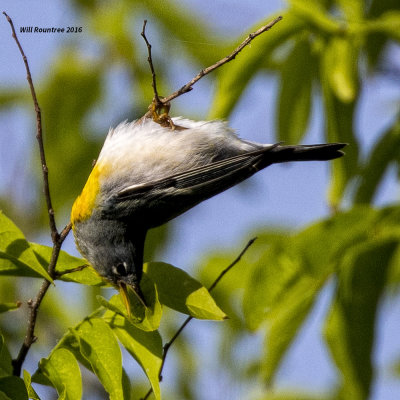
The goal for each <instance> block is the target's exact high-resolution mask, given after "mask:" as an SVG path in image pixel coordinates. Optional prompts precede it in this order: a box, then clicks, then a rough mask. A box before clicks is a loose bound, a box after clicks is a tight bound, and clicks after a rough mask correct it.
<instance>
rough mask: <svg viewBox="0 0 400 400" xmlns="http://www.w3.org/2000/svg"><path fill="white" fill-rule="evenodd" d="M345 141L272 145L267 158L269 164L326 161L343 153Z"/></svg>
mask: <svg viewBox="0 0 400 400" xmlns="http://www.w3.org/2000/svg"><path fill="white" fill-rule="evenodd" d="M345 146H346V144H345V143H327V144H312V145H297V146H284V145H280V144H279V145H277V146H275V147H273V148H272V149H271V150H270V152H269V154H268V156H269V157H268V158H269V160H270V161H272V162H271V164H275V163H281V162H288V161H327V160H333V159H335V158H339V157H342V156H343V155H344V153H343V151H341V149H342V148H343V147H345Z"/></svg>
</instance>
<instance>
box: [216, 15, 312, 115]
mask: <svg viewBox="0 0 400 400" xmlns="http://www.w3.org/2000/svg"><path fill="white" fill-rule="evenodd" d="M274 17H277V15H276V16H270V17H269V18H268V19H267V20H263V21H261V22H260V23H258V24H257V26H254V27H253V28H251V29H250V30H251V31H252V32H254V31H255V30H257V29H258V28H259V27H260V25H261V24H267V23H268V22H270V21H272V19H273V18H274ZM304 26H305V24H304V23H303V22H302V21H301V20H300V19H299V18H297V17H295V16H294V15H293V14H289V13H285V14H283V20H282V21H281V22H279V23H278V24H276V25H275V26H274V27H273V28H272V29H271V30H270V31H268V32H265V33H264V34H262V35H260V36H259V37H257V38H256V39H254V41H253V42H252V44H251V46H247V47H246V48H245V49H244V50H243V51H242V53H241V54H240V55H239V56H237V57H236V59H235V61H234V62H232V63H228V65H226V66H224V67H223V68H222V69H220V71H218V74H217V88H216V91H215V93H216V94H215V97H214V100H213V104H212V106H211V111H210V115H209V119H215V118H227V117H228V116H229V115H230V114H231V113H232V111H233V109H234V107H235V105H236V104H237V102H238V100H239V98H240V96H241V95H242V93H243V91H244V90H245V89H246V87H247V85H248V83H249V81H250V80H251V79H252V78H254V76H255V75H256V74H257V72H259V71H260V69H261V68H263V65H264V64H265V60H266V59H268V58H270V57H271V53H272V52H273V51H274V50H275V49H276V48H277V47H279V46H282V45H283V44H284V43H285V42H286V41H287V40H288V39H289V38H291V37H293V36H294V35H296V34H298V33H299V32H300V31H302V29H303V28H304ZM241 41H242V38H240V39H235V41H234V43H235V44H233V43H232V46H231V47H232V48H234V47H235V46H236V45H237V43H239V42H241Z"/></svg>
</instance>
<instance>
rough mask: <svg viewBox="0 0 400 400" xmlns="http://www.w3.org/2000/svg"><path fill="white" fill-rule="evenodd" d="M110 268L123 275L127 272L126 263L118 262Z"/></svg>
mask: <svg viewBox="0 0 400 400" xmlns="http://www.w3.org/2000/svg"><path fill="white" fill-rule="evenodd" d="M112 269H113V272H114V274H116V275H120V276H125V275H126V274H127V268H126V263H119V264H117V265H116V266H113V268H112Z"/></svg>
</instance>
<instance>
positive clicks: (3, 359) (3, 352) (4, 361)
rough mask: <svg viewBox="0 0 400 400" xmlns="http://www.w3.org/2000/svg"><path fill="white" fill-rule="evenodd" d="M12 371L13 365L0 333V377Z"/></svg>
mask: <svg viewBox="0 0 400 400" xmlns="http://www.w3.org/2000/svg"><path fill="white" fill-rule="evenodd" d="M12 373H13V367H12V359H11V355H10V352H9V351H8V348H7V346H6V344H5V343H4V337H3V335H2V334H1V333H0V377H3V376H9V375H12Z"/></svg>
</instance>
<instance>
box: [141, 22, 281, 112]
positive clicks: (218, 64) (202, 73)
mask: <svg viewBox="0 0 400 400" xmlns="http://www.w3.org/2000/svg"><path fill="white" fill-rule="evenodd" d="M280 20H282V16H279V17H277V18H275V19H274V20H273V21H271V22H270V23H268V24H267V25H264V26H262V27H261V28H259V29H258V30H256V31H255V32H253V33H250V35H249V36H247V38H246V39H245V40H243V42H242V43H240V44H239V46H238V47H236V49H235V50H233V51H232V53H231V54H229V55H228V56H226V57H224V58H222V59H221V60H219V61H217V62H216V63H215V64H213V65H210V66H209V67H207V68H204V69H202V70H201V71H200V72H199V73H198V74H197V75H196V76H195V77H194V78H193V79H192V80H191V81H189V82H188V83H187V84H186V85H183V86H182V87H181V88H180V89H178V90H177V91H176V92H174V93H172V94H170V95H169V96H167V97H164V98H162V99H160V101H161V102H162V103H164V104H165V103H169V102H170V101H171V100H173V99H175V98H177V97H179V96H181V95H182V94H185V93H187V92H190V91H191V90H192V89H193V87H192V86H193V85H194V84H195V83H196V82H197V81H199V80H200V79H201V78H202V77H203V76H205V75H207V74H209V73H210V72H212V71H214V70H215V69H217V68H219V67H221V66H222V65H224V64H226V63H228V62H229V61H232V60H233V59H234V58H235V57H236V56H237V55H238V54H239V53H240V52H241V51H242V50H243V49H244V48H245V47H246V46H247V45H249V44H250V43H251V41H252V40H253V39H255V38H256V37H257V36H259V35H261V34H262V33H264V32H266V31H269V30H270V29H271V28H272V27H273V26H274V25H275V24H277V23H278V22H279V21H280ZM145 116H146V117H150V116H151V113H150V112H147V113H146V115H145Z"/></svg>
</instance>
